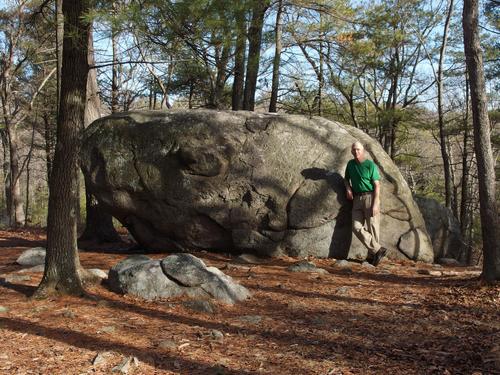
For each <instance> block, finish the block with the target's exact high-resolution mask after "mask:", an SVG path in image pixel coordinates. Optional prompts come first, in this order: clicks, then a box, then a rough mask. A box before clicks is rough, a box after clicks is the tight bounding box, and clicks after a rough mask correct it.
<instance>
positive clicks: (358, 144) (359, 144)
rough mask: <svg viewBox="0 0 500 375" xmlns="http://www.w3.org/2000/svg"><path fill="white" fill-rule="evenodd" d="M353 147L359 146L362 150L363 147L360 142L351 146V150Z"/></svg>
mask: <svg viewBox="0 0 500 375" xmlns="http://www.w3.org/2000/svg"><path fill="white" fill-rule="evenodd" d="M354 146H359V147H360V148H361V149H362V150H364V149H365V148H364V146H363V144H362V143H361V142H360V141H356V142H354V143H353V144H352V145H351V148H354Z"/></svg>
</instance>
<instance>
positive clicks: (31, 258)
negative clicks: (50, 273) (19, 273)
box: [16, 247, 46, 267]
mask: <svg viewBox="0 0 500 375" xmlns="http://www.w3.org/2000/svg"><path fill="white" fill-rule="evenodd" d="M45 253H46V250H45V248H44V247H34V248H32V249H28V250H25V251H23V252H22V254H21V255H19V257H18V258H17V260H16V263H17V264H20V265H21V266H30V267H33V266H39V265H42V264H45Z"/></svg>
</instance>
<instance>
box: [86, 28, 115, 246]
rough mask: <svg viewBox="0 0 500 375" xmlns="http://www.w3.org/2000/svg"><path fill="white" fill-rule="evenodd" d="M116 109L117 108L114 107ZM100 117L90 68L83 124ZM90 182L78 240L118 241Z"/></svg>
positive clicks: (92, 61)
mask: <svg viewBox="0 0 500 375" xmlns="http://www.w3.org/2000/svg"><path fill="white" fill-rule="evenodd" d="M93 45H94V43H93V38H92V33H90V34H89V44H88V46H89V56H88V63H89V65H93V64H94V51H93ZM116 109H117V108H116ZM99 117H101V100H100V99H99V93H98V87H97V77H96V71H95V69H91V70H90V71H89V74H88V79H87V106H86V107H85V120H84V126H85V127H87V126H88V125H90V124H91V123H92V122H93V121H95V120H97V119H98V118H99ZM89 186H90V184H89V183H88V181H85V198H86V199H85V209H86V213H87V215H86V218H85V230H84V231H83V233H82V234H81V236H80V238H79V239H78V240H79V241H96V242H118V241H120V236H119V235H118V233H117V232H116V230H115V228H114V226H113V217H112V216H111V215H110V214H109V213H107V212H106V211H104V210H103V209H102V206H101V205H100V204H99V202H98V201H97V199H96V198H95V197H94V196H93V195H92V193H91V191H90V190H89Z"/></svg>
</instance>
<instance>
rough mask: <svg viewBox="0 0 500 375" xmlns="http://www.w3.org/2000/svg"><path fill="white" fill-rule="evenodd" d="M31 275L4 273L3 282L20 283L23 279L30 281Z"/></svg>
mask: <svg viewBox="0 0 500 375" xmlns="http://www.w3.org/2000/svg"><path fill="white" fill-rule="evenodd" d="M30 280H31V276H29V275H6V276H5V282H7V283H10V284H14V283H21V282H23V281H30Z"/></svg>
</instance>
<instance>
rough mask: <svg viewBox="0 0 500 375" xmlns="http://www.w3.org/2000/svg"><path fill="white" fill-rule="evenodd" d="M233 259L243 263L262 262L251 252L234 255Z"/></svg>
mask: <svg viewBox="0 0 500 375" xmlns="http://www.w3.org/2000/svg"><path fill="white" fill-rule="evenodd" d="M235 261H236V262H239V263H245V264H260V263H262V262H263V259H261V258H259V257H256V256H255V255H252V254H241V255H240V256H238V257H236V259H235Z"/></svg>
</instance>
